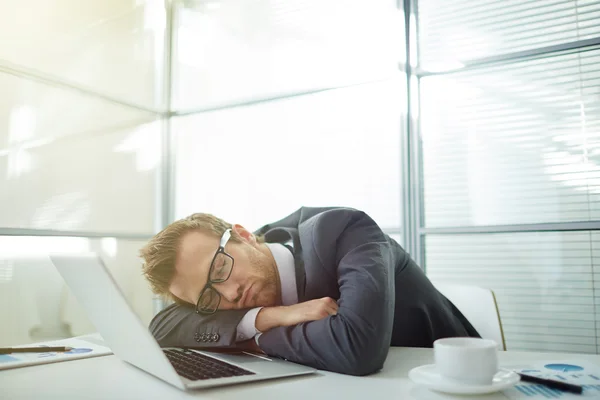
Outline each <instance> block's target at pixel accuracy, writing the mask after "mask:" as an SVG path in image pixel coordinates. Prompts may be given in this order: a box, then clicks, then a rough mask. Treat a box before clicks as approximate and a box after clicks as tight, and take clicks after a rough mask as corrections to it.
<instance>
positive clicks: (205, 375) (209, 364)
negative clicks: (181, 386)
mask: <svg viewBox="0 0 600 400" xmlns="http://www.w3.org/2000/svg"><path fill="white" fill-rule="evenodd" d="M163 351H164V352H165V355H166V356H167V358H168V359H169V361H170V362H171V364H173V367H175V370H176V371H177V373H178V374H179V375H181V376H183V377H184V378H187V379H189V380H191V381H197V380H201V379H214V378H228V377H232V376H242V375H255V374H254V372H250V371H248V370H245V369H243V368H240V367H236V366H235V365H232V364H228V363H226V362H224V361H220V360H217V359H214V358H212V357H208V356H205V355H203V354H199V353H196V352H193V351H189V350H171V349H167V350H163Z"/></svg>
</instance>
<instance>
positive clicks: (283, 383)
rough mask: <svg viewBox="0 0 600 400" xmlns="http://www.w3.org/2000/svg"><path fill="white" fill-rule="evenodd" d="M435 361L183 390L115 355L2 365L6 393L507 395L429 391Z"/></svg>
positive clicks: (528, 357) (404, 355) (426, 352)
mask: <svg viewBox="0 0 600 400" xmlns="http://www.w3.org/2000/svg"><path fill="white" fill-rule="evenodd" d="M499 358H500V363H501V365H515V364H527V363H529V362H535V361H537V360H544V361H569V360H570V361H574V360H581V361H588V362H593V363H595V364H596V365H598V366H600V356H597V355H583V354H562V353H561V354H559V353H533V352H510V351H507V352H500V353H499ZM432 362H433V350H431V349H414V348H391V349H390V353H389V356H388V358H387V361H386V363H385V365H384V368H383V369H382V370H381V371H380V372H378V373H376V374H374V375H371V376H367V377H352V376H346V375H339V374H334V373H330V372H322V371H319V372H317V373H316V374H313V375H307V376H302V377H294V378H282V379H278V380H272V381H264V382H255V383H249V384H242V385H237V386H230V387H224V388H215V389H209V390H196V391H191V392H184V391H181V390H179V389H177V388H175V387H173V386H171V385H169V384H167V383H164V382H163V381H161V380H159V379H156V378H154V377H152V376H150V375H148V374H147V373H145V372H143V371H141V370H139V369H137V368H135V367H133V366H131V365H129V364H127V363H124V362H122V361H120V360H119V359H118V358H116V357H115V356H112V355H111V356H103V357H97V358H90V359H83V360H76V361H69V362H63V363H56V364H46V365H39V366H34V367H26V368H19V369H12V370H5V371H0V398H1V399H10V400H17V399H36V400H37V399H57V400H58V399H60V400H67V399H77V400H79V399H84V398H85V399H86V400H87V399H115V400H116V399H127V400H130V399H145V400H147V399H161V400H165V399H187V398H192V397H195V398H203V399H232V400H233V399H260V400H265V399H301V400H316V399H333V400H348V399H369V400H375V399H383V398H385V399H399V400H413V399H414V400H443V399H461V398H462V399H465V398H467V399H469V400H475V399H479V398H482V399H485V400H497V399H504V400H505V399H506V398H507V397H506V396H505V395H504V394H502V393H495V394H492V395H487V396H482V397H476V396H469V397H461V396H458V397H455V396H450V395H444V394H441V393H436V392H432V391H429V390H427V389H425V388H422V387H419V386H416V385H414V384H413V383H412V381H410V380H409V379H408V371H410V369H412V368H414V367H417V366H419V365H423V364H430V363H432Z"/></svg>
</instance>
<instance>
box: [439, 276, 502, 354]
mask: <svg viewBox="0 0 600 400" xmlns="http://www.w3.org/2000/svg"><path fill="white" fill-rule="evenodd" d="M434 285H435V287H436V288H437V289H438V290H439V291H440V292H441V293H442V294H443V295H444V296H446V298H448V300H450V301H451V302H452V303H453V304H454V305H455V306H456V308H458V309H459V310H460V312H461V313H463V315H464V316H465V317H466V318H467V319H468V320H469V322H470V323H471V324H472V325H473V327H475V329H477V332H479V334H480V335H481V337H482V338H484V339H492V340H494V341H496V343H498V347H499V349H501V350H506V342H505V340H504V332H503V330H502V321H501V320H500V313H499V311H498V303H497V302H496V296H495V295H494V292H493V291H492V290H491V289H486V288H482V287H479V286H470V285H461V284H454V283H440V282H437V283H436V282H434Z"/></svg>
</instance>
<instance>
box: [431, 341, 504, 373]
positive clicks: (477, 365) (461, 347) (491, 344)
mask: <svg viewBox="0 0 600 400" xmlns="http://www.w3.org/2000/svg"><path fill="white" fill-rule="evenodd" d="M433 350H434V357H435V366H436V370H437V372H438V374H440V375H441V376H442V377H444V378H446V379H449V380H452V381H454V382H457V383H462V384H466V385H490V384H491V383H492V381H493V379H494V375H496V373H497V372H498V345H497V343H496V342H495V341H493V340H488V339H480V338H471V337H454V338H444V339H438V340H436V341H435V342H434V343H433Z"/></svg>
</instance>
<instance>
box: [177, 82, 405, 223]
mask: <svg viewBox="0 0 600 400" xmlns="http://www.w3.org/2000/svg"><path fill="white" fill-rule="evenodd" d="M405 93H406V92H405V89H404V84H403V83H402V81H401V79H400V78H398V79H397V80H394V81H386V82H381V83H377V84H370V85H360V86H355V87H350V88H345V89H337V90H331V91H327V92H322V93H318V94H313V95H306V96H300V97H294V98H290V99H286V100H280V101H272V102H265V103H261V104H257V105H253V106H246V107H236V108H230V109H225V110H221V111H215V112H210V113H202V114H197V115H192V116H189V117H181V118H176V119H174V121H173V129H172V131H173V132H174V133H175V135H176V152H177V153H176V154H177V156H176V157H175V160H176V179H175V182H176V202H175V205H176V207H175V211H176V216H177V217H178V218H179V217H183V216H187V215H189V214H191V213H193V212H210V213H213V214H215V215H217V216H219V217H221V218H224V219H225V220H227V221H229V222H231V223H241V224H242V225H244V226H246V228H248V229H257V228H259V227H260V226H262V225H263V224H265V223H268V222H272V221H276V220H278V219H280V218H282V217H284V216H286V215H288V214H290V213H292V212H293V211H295V210H296V209H298V208H299V207H301V206H350V207H356V208H359V209H362V210H364V211H365V212H367V213H369V214H370V215H371V216H372V217H373V218H374V219H375V220H376V221H377V222H378V223H379V224H380V225H381V226H382V227H383V228H393V229H398V228H399V227H400V226H401V209H402V208H401V207H402V205H401V190H402V189H401V183H400V179H401V172H400V165H401V162H400V157H399V152H400V135H401V123H402V115H401V111H402V110H403V109H404V106H403V104H402V102H403V97H404V96H405Z"/></svg>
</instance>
